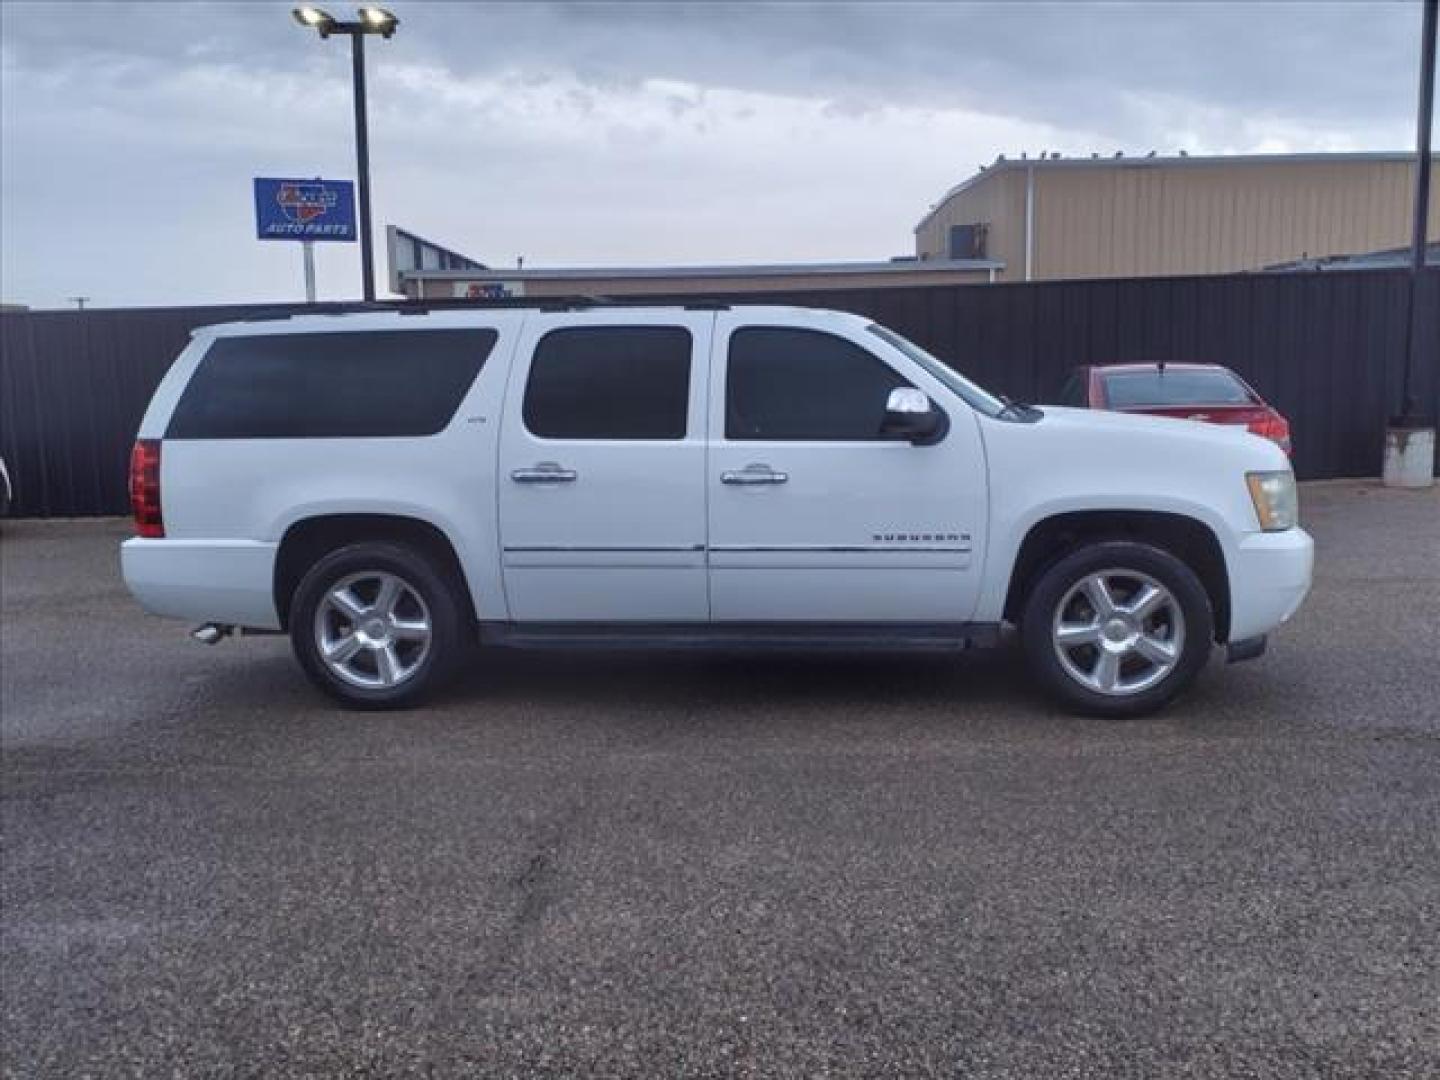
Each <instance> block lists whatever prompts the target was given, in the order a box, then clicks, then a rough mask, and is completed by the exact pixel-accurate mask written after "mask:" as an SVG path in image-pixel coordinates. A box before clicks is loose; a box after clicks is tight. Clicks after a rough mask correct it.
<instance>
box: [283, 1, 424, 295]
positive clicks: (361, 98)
mask: <svg viewBox="0 0 1440 1080" xmlns="http://www.w3.org/2000/svg"><path fill="white" fill-rule="evenodd" d="M290 14H291V15H292V16H293V17H294V19H295V21H296V22H297V23H299V24H300V25H301V26H303V27H306V28H307V29H310V30H314V31H315V32H316V33H318V34H319V35H320V37H321V38H322V39H324V38H329V37H330V36H331V35H332V34H344V35H347V36H348V37H349V38H350V61H351V70H352V75H353V81H354V86H355V161H356V171H357V172H358V174H359V175H358V177H357V179H358V180H359V184H360V273H361V277H362V279H363V286H364V290H365V300H366V302H367V303H368V302H371V301H373V300H374V299H375V253H374V249H373V247H372V245H371V243H370V134H369V129H368V126H367V124H366V120H365V36H366V35H367V34H379V35H380V36H381V37H382V38H390V37H392V36H394V34H395V29H396V27H398V26H399V25H400V20H399V19H397V18H396V17H395V16H394V15H392V14H391V13H390V12H388V11H386V10H385V9H384V8H381V7H373V6H371V5H369V4H366V5H364V6H362V7H361V8H360V9H359V11H358V12H357V14H358V15H359V18H358V19H357V20H356V21H354V22H342V21H341V20H339V19H337V18H335V16H333V15H331V14H330V13H329V12H328V11H326V10H325V9H324V8H318V7H311V6H310V5H308V4H307V5H304V6H302V7H297V8H295V9H294V10H293V11H292V12H291V13H290Z"/></svg>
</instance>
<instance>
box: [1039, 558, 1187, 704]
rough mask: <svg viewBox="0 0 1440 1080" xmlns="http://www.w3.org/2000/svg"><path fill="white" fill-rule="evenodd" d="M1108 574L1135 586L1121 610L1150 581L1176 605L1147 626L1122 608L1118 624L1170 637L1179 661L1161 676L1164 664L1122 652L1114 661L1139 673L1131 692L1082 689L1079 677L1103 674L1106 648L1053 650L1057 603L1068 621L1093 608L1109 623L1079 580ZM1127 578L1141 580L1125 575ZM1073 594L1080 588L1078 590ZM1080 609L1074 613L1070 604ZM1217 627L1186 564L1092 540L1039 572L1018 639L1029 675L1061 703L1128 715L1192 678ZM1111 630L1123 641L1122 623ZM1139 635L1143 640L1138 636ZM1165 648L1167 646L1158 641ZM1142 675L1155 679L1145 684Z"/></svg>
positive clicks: (1163, 700)
mask: <svg viewBox="0 0 1440 1080" xmlns="http://www.w3.org/2000/svg"><path fill="white" fill-rule="evenodd" d="M1112 571H1113V572H1114V578H1113V579H1111V580H1113V581H1118V582H1119V583H1120V584H1121V585H1122V586H1123V584H1124V583H1125V582H1126V581H1133V582H1134V583H1135V586H1136V591H1135V592H1134V593H1130V594H1129V595H1128V596H1120V597H1117V599H1119V600H1121V601H1125V602H1126V603H1122V604H1121V605H1120V606H1121V607H1122V608H1124V607H1126V606H1129V604H1130V603H1131V602H1132V601H1133V599H1135V598H1138V597H1139V595H1140V590H1141V589H1143V588H1144V584H1145V583H1144V581H1143V578H1149V579H1151V582H1152V583H1158V584H1159V585H1160V586H1161V587H1163V589H1164V590H1168V593H1169V597H1170V598H1171V600H1173V603H1169V602H1167V603H1166V606H1165V607H1163V608H1162V609H1161V610H1160V611H1159V613H1158V614H1156V615H1154V616H1151V617H1150V618H1152V619H1153V620H1155V621H1154V622H1151V623H1144V622H1143V620H1136V619H1135V618H1134V617H1133V616H1132V615H1130V614H1129V613H1128V612H1124V611H1122V612H1121V613H1120V614H1121V615H1122V622H1123V620H1124V619H1129V620H1130V621H1131V622H1132V623H1134V624H1135V625H1136V626H1139V627H1140V629H1141V630H1142V631H1143V630H1144V628H1145V626H1149V627H1150V633H1149V635H1148V636H1151V637H1162V638H1163V637H1164V636H1165V635H1167V634H1169V635H1172V638H1171V642H1170V644H1171V645H1172V647H1171V649H1170V651H1171V653H1172V654H1173V653H1176V652H1178V659H1176V660H1175V661H1174V662H1173V665H1172V666H1170V667H1169V670H1168V673H1164V674H1161V673H1162V672H1164V671H1165V666H1164V665H1163V664H1160V663H1155V662H1153V661H1152V660H1150V659H1149V658H1147V657H1145V656H1142V655H1139V654H1138V653H1135V652H1131V653H1125V654H1123V655H1124V657H1125V658H1124V659H1119V660H1117V661H1116V664H1117V665H1120V664H1125V665H1134V667H1135V668H1137V669H1138V672H1137V674H1135V675H1134V676H1133V677H1132V678H1131V680H1130V681H1131V682H1132V683H1133V685H1134V687H1135V688H1134V689H1131V690H1125V689H1124V685H1123V684H1124V679H1123V678H1122V679H1121V680H1120V681H1119V682H1118V683H1117V684H1116V686H1117V688H1116V689H1115V690H1114V691H1112V692H1109V693H1102V692H1100V691H1098V690H1096V689H1094V688H1092V686H1090V685H1087V684H1086V683H1085V682H1083V681H1082V678H1084V677H1085V676H1086V675H1087V674H1088V675H1089V676H1091V677H1092V678H1093V677H1095V673H1096V672H1098V671H1100V659H1101V650H1102V649H1103V648H1106V647H1107V646H1106V645H1105V644H1103V643H1101V644H1095V645H1092V646H1086V645H1077V646H1072V647H1071V648H1070V649H1068V650H1062V649H1061V648H1060V646H1059V645H1057V642H1056V632H1055V631H1056V622H1057V619H1058V616H1059V614H1060V612H1059V611H1058V610H1057V609H1059V608H1060V605H1061V604H1062V603H1063V604H1065V609H1064V610H1065V613H1066V614H1067V616H1070V615H1072V614H1073V613H1074V612H1075V611H1076V610H1080V611H1087V610H1088V611H1093V613H1094V614H1093V621H1094V625H1095V626H1097V627H1100V626H1103V625H1107V620H1106V619H1105V618H1104V617H1102V616H1101V615H1100V614H1099V609H1098V608H1094V607H1091V606H1090V602H1089V596H1088V594H1087V593H1085V592H1084V591H1083V583H1084V582H1086V581H1087V579H1091V578H1092V577H1093V576H1094V575H1107V576H1108V575H1109V574H1110V573H1111V572H1112ZM1127 574H1133V575H1140V577H1136V578H1127V577H1126V575H1127ZM1077 589H1079V590H1081V591H1079V592H1076V591H1075V590H1077ZM1101 591H1102V592H1104V591H1105V590H1103V589H1102V590H1101ZM1152 595H1153V594H1152ZM1102 600H1103V597H1102ZM1077 604H1078V605H1079V607H1078V609H1077V607H1076V606H1075V605H1077ZM1101 606H1103V604H1102V605H1101ZM1176 608H1178V610H1179V614H1180V616H1181V617H1182V618H1181V619H1178V620H1177V619H1176V618H1175V609H1176ZM1065 621H1066V622H1070V621H1071V618H1069V617H1067V618H1066V620H1065ZM1177 625H1178V626H1179V628H1180V631H1179V634H1178V640H1179V642H1180V643H1179V647H1178V649H1176V648H1174V647H1173V641H1174V640H1175V639H1176V629H1175V628H1176V626H1177ZM1214 628H1215V620H1214V615H1213V613H1212V611H1211V607H1210V597H1209V595H1208V594H1207V593H1206V592H1205V586H1204V585H1202V584H1201V583H1200V579H1199V578H1198V577H1196V575H1195V572H1194V571H1193V570H1191V569H1190V567H1189V566H1187V565H1186V564H1185V563H1184V562H1182V561H1181V560H1180V559H1178V558H1176V557H1175V556H1174V555H1172V554H1170V553H1169V552H1168V551H1164V550H1162V549H1161V548H1157V547H1154V546H1152V545H1150V544H1145V543H1137V542H1134V541H1128V540H1107V541H1098V542H1094V543H1090V544H1087V545H1085V546H1084V547H1081V548H1078V549H1076V550H1075V551H1072V552H1070V553H1069V554H1068V555H1065V556H1064V557H1062V558H1060V559H1059V560H1057V561H1056V562H1055V563H1054V564H1053V565H1051V566H1050V567H1049V568H1048V569H1046V570H1045V571H1044V573H1042V574H1041V575H1040V578H1039V580H1038V581H1036V582H1035V585H1034V587H1033V588H1032V589H1031V590H1030V595H1029V596H1028V597H1027V598H1026V601H1025V606H1024V610H1023V613H1022V615H1021V620H1020V640H1021V644H1022V646H1023V648H1024V650H1025V658H1026V661H1027V662H1028V664H1029V667H1030V670H1031V672H1032V673H1033V674H1034V675H1035V676H1036V677H1037V678H1038V679H1039V680H1040V682H1041V683H1042V684H1043V685H1044V687H1045V689H1046V690H1047V691H1048V692H1049V693H1050V694H1051V696H1053V697H1054V698H1055V699H1057V700H1058V701H1059V702H1060V703H1061V704H1063V705H1065V706H1066V707H1068V708H1070V709H1072V710H1074V711H1076V712H1080V713H1084V714H1087V715H1091V716H1107V717H1129V716H1141V715H1144V714H1146V713H1151V712H1154V711H1155V710H1157V709H1159V708H1161V707H1162V706H1164V705H1165V704H1167V703H1168V702H1169V701H1171V700H1172V699H1173V698H1174V697H1175V696H1176V695H1177V694H1179V693H1180V692H1181V691H1183V690H1184V689H1185V688H1186V687H1187V686H1189V685H1190V684H1191V683H1192V682H1193V681H1194V680H1195V677H1196V676H1197V675H1199V674H1200V671H1201V669H1202V668H1203V667H1204V666H1205V663H1206V661H1207V660H1208V659H1209V656H1210V649H1211V645H1212V643H1213V642H1214V637H1215V630H1214ZM1112 632H1113V633H1115V634H1116V635H1117V637H1119V636H1121V635H1122V634H1123V632H1124V627H1123V625H1120V624H1117V625H1116V627H1115V629H1114V630H1113V631H1112ZM1142 636H1146V635H1145V634H1143V633H1142ZM1112 644H1114V645H1115V647H1116V649H1123V648H1124V645H1123V642H1114V643H1112ZM1141 644H1145V643H1144V642H1142V643H1141ZM1162 644H1165V642H1163V641H1162ZM1087 650H1089V651H1088V652H1087ZM1062 651H1064V652H1065V655H1066V656H1067V658H1068V662H1069V664H1070V668H1071V669H1074V670H1067V666H1066V662H1063V661H1062V659H1061V653H1062ZM1088 656H1093V657H1094V658H1095V659H1094V661H1093V663H1094V666H1093V668H1092V669H1091V670H1090V671H1089V672H1086V671H1085V670H1084V668H1085V666H1086V665H1085V663H1084V662H1083V661H1084V660H1085V659H1086V657H1088ZM1116 670H1117V672H1118V671H1123V670H1124V668H1122V667H1118V666H1117V668H1116ZM1147 678H1153V679H1155V681H1154V682H1153V684H1149V685H1147V684H1146V680H1147Z"/></svg>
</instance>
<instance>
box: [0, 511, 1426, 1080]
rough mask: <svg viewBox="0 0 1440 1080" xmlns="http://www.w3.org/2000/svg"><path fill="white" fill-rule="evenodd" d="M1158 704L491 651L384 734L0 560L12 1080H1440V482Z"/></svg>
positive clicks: (979, 657) (18, 526)
mask: <svg viewBox="0 0 1440 1080" xmlns="http://www.w3.org/2000/svg"><path fill="white" fill-rule="evenodd" d="M1303 501H1304V510H1303V513H1304V517H1305V519H1306V525H1307V527H1309V528H1310V529H1311V531H1312V532H1313V533H1314V534H1315V535H1316V538H1317V542H1318V545H1319V566H1318V580H1317V585H1316V589H1315V592H1314V594H1313V595H1312V597H1311V599H1310V601H1309V602H1308V603H1307V605H1306V606H1305V607H1304V608H1303V609H1302V611H1301V613H1300V614H1299V616H1298V617H1297V618H1296V620H1295V621H1294V622H1293V623H1292V624H1291V625H1290V626H1288V627H1286V628H1285V629H1284V630H1283V631H1282V632H1281V633H1279V634H1278V635H1277V636H1276V637H1274V638H1273V639H1272V642H1271V648H1270V651H1269V653H1268V654H1267V655H1266V656H1265V657H1263V658H1262V659H1260V660H1258V661H1255V662H1252V663H1247V664H1240V665H1234V666H1230V667H1227V666H1225V665H1224V664H1223V662H1222V659H1221V657H1220V655H1219V654H1218V652H1217V655H1216V657H1215V659H1214V661H1213V663H1212V664H1211V666H1210V667H1209V668H1208V669H1207V671H1206V672H1205V674H1204V675H1203V676H1202V678H1201V681H1200V682H1199V684H1198V685H1197V686H1196V687H1195V688H1194V689H1193V690H1192V692H1191V693H1190V694H1189V695H1188V696H1187V697H1185V698H1184V699H1183V700H1182V701H1181V702H1179V703H1177V704H1176V705H1175V706H1173V707H1172V708H1170V709H1169V710H1167V711H1166V712H1165V713H1163V714H1162V715H1160V716H1157V717H1153V718H1149V719H1145V720H1139V721H1126V722H1118V723H1117V722H1104V721H1096V720H1086V719H1077V718H1072V717H1069V716H1066V715H1064V714H1062V713H1061V712H1059V711H1058V710H1056V709H1055V708H1053V707H1052V706H1051V705H1049V704H1048V703H1047V702H1046V701H1045V700H1044V699H1043V698H1041V697H1040V696H1039V695H1038V693H1037V692H1036V691H1035V690H1034V689H1033V688H1032V687H1031V686H1030V685H1028V683H1027V681H1026V678H1025V675H1024V672H1023V670H1022V668H1021V667H1020V664H1019V661H1018V656H1017V655H1016V652H1015V650H1014V648H1013V646H1012V647H1010V648H1006V649H1002V650H1000V651H997V652H994V653H988V654H971V655H965V656H959V657H948V656H933V655H926V656H893V655H892V656H850V655H845V656H839V655H834V654H825V655H819V656H790V655H784V656H781V655H758V656H755V655H750V656H746V655H738V654H733V655H732V654H726V655H693V654H684V655H678V656H677V655H651V654H640V653H622V654H615V655H604V654H582V653H576V654H570V653H530V654H521V653H504V652H495V653H493V654H489V655H477V657H476V659H475V661H474V663H473V665H472V667H471V669H470V670H469V671H468V672H467V674H466V677H465V678H464V679H463V680H462V681H461V683H460V684H459V685H458V686H456V687H455V689H454V690H453V691H452V692H450V693H448V694H447V695H446V696H445V697H444V698H443V699H442V700H441V701H439V702H437V703H435V704H434V705H432V706H430V707H428V708H426V709H424V710H421V711H416V712H410V713H396V714H357V713H350V712H344V711H341V710H339V709H337V708H335V707H333V706H331V705H330V704H329V703H328V702H326V701H325V700H324V699H322V698H321V697H319V696H318V695H317V694H316V693H315V692H314V691H313V690H312V689H311V688H310V687H309V685H308V684H307V683H306V682H305V680H304V678H303V677H302V676H301V674H300V672H299V669H298V668H297V667H296V666H295V664H294V663H293V662H292V660H291V658H290V655H289V649H288V644H287V642H286V641H285V640H284V639H283V638H245V639H240V640H231V641H227V642H225V643H223V644H222V645H220V646H217V647H214V648H206V647H205V646H202V645H199V644H196V643H194V642H192V641H190V640H189V638H188V637H187V636H186V630H187V629H188V627H185V626H182V625H180V624H177V623H173V622H166V621H163V620H159V619H155V618H152V617H149V616H146V615H144V614H142V613H141V611H140V610H139V608H138V607H137V606H136V604H135V603H134V602H133V601H132V600H131V599H130V597H129V596H128V594H127V593H126V592H125V590H124V588H123V585H122V584H121V582H120V579H119V572H118V565H117V555H116V544H117V542H118V541H119V540H120V539H122V538H123V537H124V536H126V535H128V531H129V530H128V526H127V525H125V524H124V523H120V522H113V521H112V522H95V521H83V522H13V521H7V522H5V523H4V524H3V526H0V566H3V576H0V596H3V608H0V616H3V618H0V664H3V668H0V710H3V718H0V739H3V742H0V795H3V800H0V811H3V816H0V840H3V849H0V852H3V864H0V965H3V966H0V1010H3V1011H0V1025H3V1026H0V1051H3V1053H0V1069H3V1073H4V1075H6V1076H15V1077H40V1076H84V1075H92V1076H107V1077H108V1076H145V1077H150V1076H172V1075H173V1076H187V1077H188V1076H267V1077H276V1076H292V1075H300V1076H356V1077H380V1076H394V1075H417V1076H457V1075H474V1076H522V1077H524V1076H624V1077H631V1076H634V1077H690V1076H693V1077H708V1076H807V1077H815V1076H903V1075H935V1076H973V1077H1044V1078H1059V1077H1097V1078H1100V1077H1103V1078H1107V1080H1108V1078H1120V1077H1131V1076H1134V1077H1153V1076H1195V1077H1216V1076H1235V1077H1291V1076H1293V1077H1320V1076H1324V1077H1342V1076H1347V1077H1348V1076H1354V1077H1387V1078H1388V1077H1410V1076H1416V1077H1418V1076H1436V1075H1440V492H1434V491H1432V492H1428V493H1402V492H1393V491H1385V490H1382V489H1380V488H1379V487H1377V486H1376V485H1373V484H1368V483H1345V484H1325V485H1307V486H1306V487H1305V488H1304V490H1303Z"/></svg>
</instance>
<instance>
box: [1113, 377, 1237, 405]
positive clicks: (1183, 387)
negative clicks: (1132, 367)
mask: <svg viewBox="0 0 1440 1080" xmlns="http://www.w3.org/2000/svg"><path fill="white" fill-rule="evenodd" d="M1103 379H1104V386H1105V403H1106V404H1107V405H1109V406H1110V407H1111V408H1112V409H1127V408H1147V407H1150V406H1161V407H1163V406H1166V405H1249V404H1252V403H1253V401H1254V399H1253V398H1252V397H1251V396H1250V391H1249V390H1247V389H1245V385H1244V384H1243V383H1242V382H1240V380H1239V379H1237V378H1236V377H1235V376H1234V375H1232V374H1230V372H1228V371H1166V372H1164V373H1163V374H1162V373H1161V372H1158V371H1125V372H1115V373H1113V374H1109V375H1105V376H1104V377H1103Z"/></svg>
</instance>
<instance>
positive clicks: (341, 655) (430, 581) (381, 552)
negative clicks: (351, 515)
mask: <svg viewBox="0 0 1440 1080" xmlns="http://www.w3.org/2000/svg"><path fill="white" fill-rule="evenodd" d="M459 587H461V586H460V585H459V583H456V582H452V581H451V580H450V579H449V576H448V575H446V574H445V573H444V572H443V571H442V570H440V569H439V568H437V567H436V566H435V565H434V564H433V563H432V562H431V561H430V560H429V559H428V558H426V557H425V556H424V555H422V554H421V553H420V552H418V551H415V550H413V549H411V548H409V547H405V546H403V545H400V544H394V543H378V542H371V543H358V544H350V545H348V546H346V547H343V548H340V549H338V550H336V551H332V552H331V553H330V554H328V555H326V556H325V557H324V558H323V559H321V560H320V561H319V562H317V563H316V564H315V565H314V566H313V567H311V568H310V571H309V572H308V573H307V574H306V575H305V577H304V578H303V579H302V580H301V582H300V585H299V587H298V588H297V589H296V590H295V597H294V601H293V602H292V604H291V606H290V641H291V644H292V645H293V647H294V649H295V656H296V658H297V659H298V660H299V661H300V665H301V666H302V667H303V668H304V669H305V673H306V674H307V675H309V676H310V678H311V680H312V681H313V682H314V683H315V684H316V685H317V686H319V687H320V688H321V689H322V690H324V691H325V692H326V693H328V694H330V695H331V696H332V697H334V698H336V699H338V700H339V701H341V702H342V703H344V704H346V705H350V706H354V707H356V708H362V709H385V708H398V707H403V706H406V705H411V704H414V703H415V702H417V701H418V700H420V699H421V698H422V697H424V696H425V695H427V694H429V693H430V692H432V691H433V690H435V689H436V688H438V687H439V686H440V685H441V684H442V683H443V682H444V681H445V680H446V678H447V677H448V676H449V675H450V674H451V673H452V672H453V670H454V668H455V663H456V661H457V660H458V659H459V654H460V652H461V650H462V648H463V646H464V635H463V632H462V626H463V622H462V618H463V617H462V614H461V607H460V605H459V603H458V602H457V599H456V595H455V589H456V588H459Z"/></svg>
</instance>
